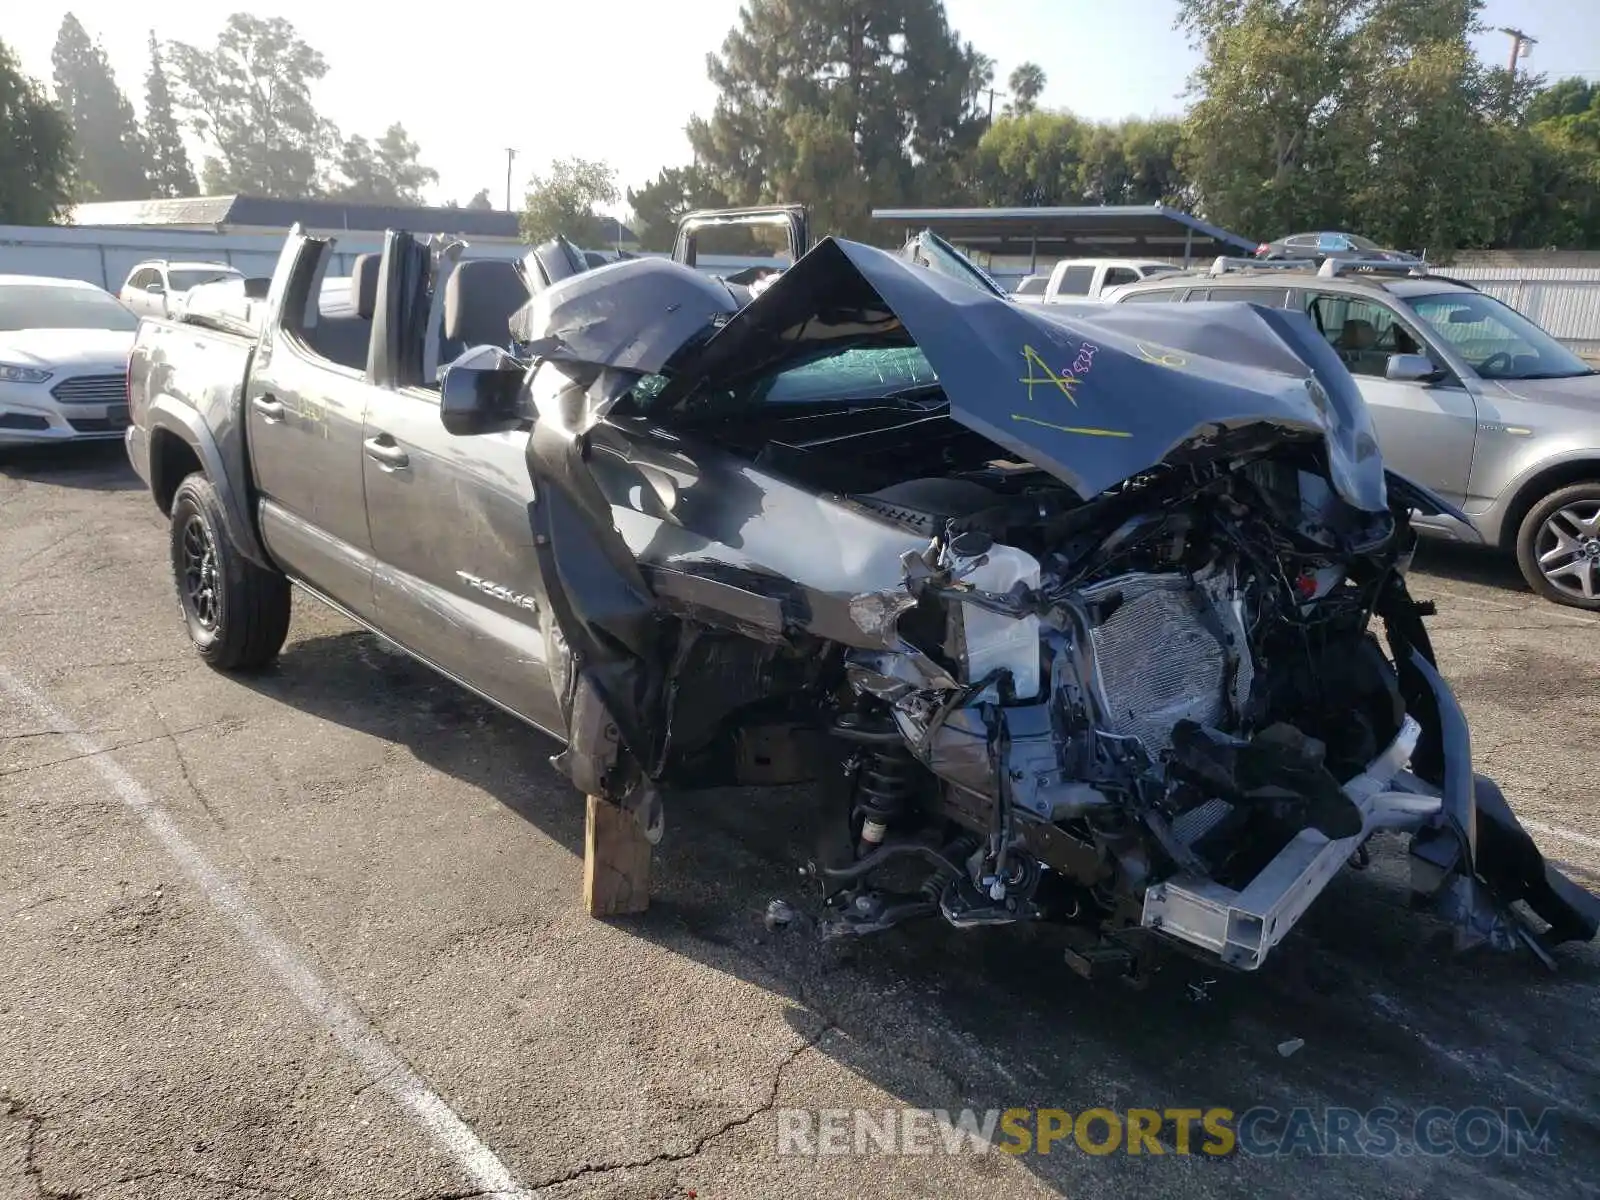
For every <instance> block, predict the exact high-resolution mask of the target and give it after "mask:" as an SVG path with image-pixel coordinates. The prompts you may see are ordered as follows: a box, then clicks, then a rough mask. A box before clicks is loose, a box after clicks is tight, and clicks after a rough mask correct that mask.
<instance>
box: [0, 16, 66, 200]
mask: <svg viewBox="0 0 1600 1200" xmlns="http://www.w3.org/2000/svg"><path fill="white" fill-rule="evenodd" d="M72 192H73V155H72V126H71V125H70V124H69V123H68V121H67V117H66V114H64V113H63V112H62V111H61V110H60V109H59V108H57V107H56V106H55V105H54V104H52V103H51V102H50V99H49V97H48V96H46V95H45V92H44V88H43V87H42V86H40V84H39V83H38V82H37V81H36V80H34V79H32V78H30V77H29V76H27V75H25V74H23V72H22V65H21V64H20V63H19V62H18V61H17V59H16V57H15V56H14V55H13V54H12V53H11V49H10V47H8V46H7V45H6V44H5V43H4V42H0V225H50V224H54V223H55V222H57V221H61V220H64V219H65V217H66V213H67V208H68V206H69V205H70V203H71V201H72Z"/></svg>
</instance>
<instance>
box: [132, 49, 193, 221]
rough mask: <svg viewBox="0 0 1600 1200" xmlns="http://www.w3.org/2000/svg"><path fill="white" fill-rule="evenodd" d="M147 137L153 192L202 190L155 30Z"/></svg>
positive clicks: (147, 88) (148, 81)
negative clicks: (192, 162)
mask: <svg viewBox="0 0 1600 1200" xmlns="http://www.w3.org/2000/svg"><path fill="white" fill-rule="evenodd" d="M144 141H145V153H146V162H145V170H146V173H147V174H148V176H149V179H150V194H151V195H153V196H193V195H195V194H196V193H197V192H198V191H199V190H200V186H199V185H198V184H197V183H195V181H194V168H192V167H191V166H190V165H189V152H188V150H186V149H185V148H184V145H183V134H182V132H181V131H180V130H179V128H178V118H177V117H176V116H175V115H174V114H173V111H172V89H171V87H170V86H169V85H168V83H167V71H166V68H165V67H164V66H162V63H161V47H160V46H159V45H158V44H157V42H156V35H155V31H154V30H152V31H151V33H150V72H149V74H148V75H146V76H145V85H144Z"/></svg>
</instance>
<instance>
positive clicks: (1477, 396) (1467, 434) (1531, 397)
mask: <svg viewBox="0 0 1600 1200" xmlns="http://www.w3.org/2000/svg"><path fill="white" fill-rule="evenodd" d="M1244 264H1248V260H1244ZM1110 299H1111V300H1112V302H1113V303H1121V304H1134V303H1137V304H1149V303H1152V302H1161V301H1172V300H1177V301H1189V302H1192V301H1199V300H1213V301H1215V300H1233V301H1245V300H1247V301H1250V302H1253V303H1256V304H1264V305H1267V306H1269V307H1272V308H1287V309H1290V310H1293V311H1296V312H1303V313H1306V314H1307V315H1308V316H1309V317H1310V318H1311V320H1312V322H1313V323H1314V325H1315V326H1316V328H1317V329H1318V330H1319V331H1320V332H1321V333H1322V335H1323V337H1324V338H1326V339H1327V341H1328V344H1329V345H1330V346H1332V347H1333V348H1334V350H1335V352H1336V353H1337V354H1338V355H1339V357H1340V359H1341V360H1342V361H1343V362H1344V364H1345V366H1346V367H1347V368H1348V369H1349V371H1350V373H1351V374H1352V375H1353V376H1355V380H1356V384H1357V386H1358V387H1359V388H1360V390H1361V394H1362V396H1364V397H1365V398H1366V401H1367V404H1368V405H1369V406H1370V408H1371V410H1372V419H1373V424H1374V425H1375V426H1376V428H1377V431H1378V437H1379V441H1380V442H1381V443H1382V446H1383V454H1384V459H1385V461H1387V462H1388V463H1390V464H1391V465H1392V466H1394V468H1395V469H1396V470H1399V471H1401V472H1403V473H1405V474H1406V475H1408V476H1409V477H1411V478H1413V479H1416V480H1417V481H1418V482H1420V483H1423V484H1425V485H1427V486H1428V487H1429V488H1431V489H1433V490H1434V491H1435V492H1437V493H1438V494H1439V495H1441V496H1443V497H1445V498H1446V499H1447V500H1449V501H1451V502H1452V503H1453V504H1456V505H1459V506H1460V507H1461V508H1462V509H1463V510H1464V511H1465V512H1466V513H1467V514H1469V515H1470V516H1471V518H1472V525H1473V526H1475V527H1476V533H1477V534H1481V535H1482V538H1483V540H1484V541H1486V542H1488V543H1489V544H1491V545H1493V546H1497V547H1500V548H1501V549H1503V550H1504V551H1506V552H1507V553H1512V554H1515V555H1516V559H1517V564H1518V566H1519V567H1520V569H1521V571H1522V575H1523V577H1524V578H1525V579H1526V580H1527V582H1528V586H1529V587H1531V588H1532V589H1533V590H1534V591H1535V592H1537V593H1538V594H1539V595H1541V596H1543V597H1544V598H1546V599H1548V600H1553V601H1555V602H1556V603H1558V604H1566V605H1571V606H1573V607H1576V608H1584V609H1590V610H1600V372H1596V371H1595V370H1594V369H1593V368H1592V367H1590V366H1589V365H1588V364H1587V363H1585V362H1584V361H1583V360H1582V359H1580V358H1579V357H1578V356H1577V355H1575V354H1573V353H1572V352H1571V351H1570V350H1568V349H1566V348H1565V347H1564V346H1562V345H1561V344H1560V343H1559V342H1557V341H1556V340H1555V339H1554V338H1553V337H1551V336H1550V335H1549V334H1548V333H1546V332H1545V331H1544V330H1542V329H1540V328H1539V327H1538V326H1537V325H1535V324H1534V323H1533V322H1532V321H1530V320H1528V319H1527V318H1526V317H1524V316H1523V315H1522V314H1521V313H1519V312H1517V311H1516V310H1515V309H1513V308H1511V307H1509V306H1507V305H1505V304H1502V303H1501V302H1500V301H1498V300H1496V299H1494V298H1493V297H1492V296H1488V295H1485V294H1484V293H1482V292H1480V291H1478V290H1477V289H1476V288H1474V287H1472V286H1471V285H1470V284H1466V283H1462V282H1459V281H1457V280H1452V279H1449V278H1446V277H1443V276H1440V275H1437V274H1433V273H1429V272H1427V271H1426V270H1425V269H1423V268H1421V267H1417V266H1408V265H1406V264H1402V263H1388V262H1382V261H1379V262H1376V263H1367V264H1365V265H1363V264H1362V263H1361V262H1343V261H1338V260H1335V261H1333V262H1330V263H1326V264H1324V266H1323V267H1321V268H1319V269H1317V270H1312V269H1310V268H1309V267H1305V268H1299V267H1294V266H1288V267H1282V266H1278V267H1270V268H1269V267H1266V266H1265V265H1263V266H1261V267H1259V268H1252V267H1250V266H1248V265H1243V264H1241V263H1239V262H1238V261H1237V260H1235V261H1234V262H1232V263H1229V262H1226V261H1225V262H1224V269H1223V270H1222V271H1221V272H1215V271H1214V272H1212V273H1209V274H1193V273H1191V274H1185V275H1177V276H1171V277H1168V278H1166V279H1162V280H1152V281H1146V282H1143V283H1139V284H1132V285H1129V286H1128V287H1125V288H1121V289H1119V290H1118V292H1117V293H1116V294H1115V295H1114V296H1113V297H1111V298H1110ZM1417 527H1418V528H1419V529H1421V530H1423V531H1424V532H1428V533H1433V534H1438V535H1441V536H1445V537H1454V538H1462V537H1465V538H1466V540H1469V541H1471V540H1477V538H1476V535H1475V534H1473V533H1471V532H1467V531H1464V530H1462V529H1461V528H1460V527H1459V526H1458V524H1457V523H1455V522H1452V521H1451V520H1449V519H1447V518H1431V519H1423V520H1419V521H1418V522H1417Z"/></svg>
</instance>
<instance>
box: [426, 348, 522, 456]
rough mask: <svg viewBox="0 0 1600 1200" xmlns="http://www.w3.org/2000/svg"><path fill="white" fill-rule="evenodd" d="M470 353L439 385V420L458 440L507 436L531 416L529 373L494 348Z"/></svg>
mask: <svg viewBox="0 0 1600 1200" xmlns="http://www.w3.org/2000/svg"><path fill="white" fill-rule="evenodd" d="M480 349H481V350H484V351H490V352H491V353H489V354H481V355H480V354H479V353H478V351H469V352H468V353H467V354H465V355H463V356H462V358H461V359H460V360H458V361H457V362H455V363H453V364H451V365H450V366H448V367H446V368H445V371H444V378H443V380H442V381H441V382H440V384H439V420H440V422H442V423H443V425H444V427H445V429H446V430H447V431H448V432H449V433H451V434H453V435H454V436H456V437H474V436H476V435H478V434H482V433H503V432H506V431H508V430H512V429H515V428H516V427H517V426H518V424H520V423H521V422H522V421H523V420H524V419H525V417H526V416H527V409H526V406H525V405H524V404H523V403H522V390H523V380H524V378H525V376H526V371H525V370H524V369H523V368H522V367H521V366H520V365H519V364H517V362H516V361H515V360H514V359H512V358H510V357H509V356H508V355H506V354H505V352H504V351H502V350H498V349H497V348H495V347H492V346H484V347H481V348H480Z"/></svg>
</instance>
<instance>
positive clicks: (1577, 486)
mask: <svg viewBox="0 0 1600 1200" xmlns="http://www.w3.org/2000/svg"><path fill="white" fill-rule="evenodd" d="M1594 506H1600V482H1589V483H1574V484H1572V485H1570V486H1568V487H1564V488H1559V489H1557V490H1556V491H1554V492H1551V493H1550V494H1549V495H1548V496H1546V497H1545V498H1544V499H1542V500H1540V501H1539V502H1538V503H1537V504H1535V505H1534V506H1533V507H1532V508H1530V509H1529V510H1528V513H1527V515H1526V516H1525V517H1523V518H1522V524H1521V525H1519V526H1518V527H1517V566H1518V568H1520V569H1521V571H1522V577H1523V579H1525V580H1527V583H1528V586H1529V587H1530V588H1532V589H1533V590H1534V592H1535V593H1537V594H1538V595H1540V596H1542V597H1543V598H1544V599H1546V600H1550V601H1553V602H1555V603H1556V604H1565V605H1569V606H1570V607H1572V608H1581V609H1587V610H1589V611H1590V612H1600V595H1597V596H1596V597H1595V598H1593V599H1588V598H1585V597H1583V596H1582V595H1575V594H1574V593H1573V592H1571V591H1566V590H1563V589H1562V588H1561V587H1558V586H1557V585H1556V584H1555V583H1553V582H1552V581H1551V580H1550V579H1549V578H1548V577H1547V576H1546V575H1545V571H1544V569H1543V568H1542V567H1541V566H1540V565H1539V555H1540V552H1541V546H1540V534H1541V532H1543V531H1544V529H1545V525H1546V522H1548V521H1549V520H1550V519H1551V517H1553V516H1554V515H1555V514H1557V513H1559V512H1561V511H1562V510H1563V509H1571V508H1574V507H1576V508H1578V509H1579V510H1580V511H1582V512H1588V511H1590V510H1591V509H1592V508H1593V507H1594ZM1546 540H1549V539H1548V537H1547V539H1546ZM1593 552H1594V553H1600V550H1597V551H1593ZM1590 572H1591V577H1592V578H1593V579H1594V580H1595V581H1596V585H1595V590H1596V591H1597V592H1600V562H1597V563H1596V564H1595V565H1594V566H1593V567H1591V568H1590ZM1575 583H1576V581H1574V580H1572V579H1571V577H1568V584H1569V586H1574V585H1575Z"/></svg>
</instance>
